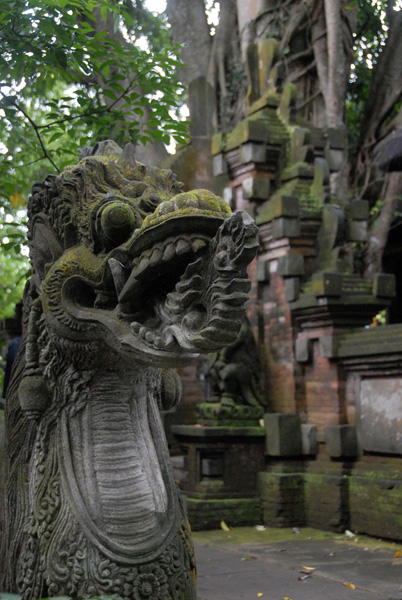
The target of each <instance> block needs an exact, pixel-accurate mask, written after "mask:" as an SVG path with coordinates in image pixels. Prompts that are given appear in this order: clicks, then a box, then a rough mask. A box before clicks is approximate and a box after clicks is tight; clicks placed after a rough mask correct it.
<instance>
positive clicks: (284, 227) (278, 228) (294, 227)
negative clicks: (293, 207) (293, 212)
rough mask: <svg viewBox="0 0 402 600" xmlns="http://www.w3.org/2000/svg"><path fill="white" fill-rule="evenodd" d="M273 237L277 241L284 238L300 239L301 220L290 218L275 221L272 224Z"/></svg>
mask: <svg viewBox="0 0 402 600" xmlns="http://www.w3.org/2000/svg"><path fill="white" fill-rule="evenodd" d="M272 237H273V238H274V239H276V240H277V239H280V238H284V237H287V238H296V237H300V220H299V219H292V218H288V217H280V218H279V219H274V221H273V223H272Z"/></svg>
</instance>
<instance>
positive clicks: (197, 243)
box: [191, 239, 207, 252]
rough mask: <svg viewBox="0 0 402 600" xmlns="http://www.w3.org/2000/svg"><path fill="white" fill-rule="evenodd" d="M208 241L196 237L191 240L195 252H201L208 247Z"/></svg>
mask: <svg viewBox="0 0 402 600" xmlns="http://www.w3.org/2000/svg"><path fill="white" fill-rule="evenodd" d="M206 245H207V243H206V242H205V241H204V240H200V239H195V240H193V241H192V242H191V249H192V250H193V252H200V251H201V250H203V249H204V248H205V247H206Z"/></svg>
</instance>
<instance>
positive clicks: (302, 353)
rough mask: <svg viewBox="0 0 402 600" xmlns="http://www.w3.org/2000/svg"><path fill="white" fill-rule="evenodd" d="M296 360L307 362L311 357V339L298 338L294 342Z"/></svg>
mask: <svg viewBox="0 0 402 600" xmlns="http://www.w3.org/2000/svg"><path fill="white" fill-rule="evenodd" d="M295 354H296V360H297V362H300V363H309V362H311V358H312V340H310V339H309V338H298V339H297V340H296V343H295Z"/></svg>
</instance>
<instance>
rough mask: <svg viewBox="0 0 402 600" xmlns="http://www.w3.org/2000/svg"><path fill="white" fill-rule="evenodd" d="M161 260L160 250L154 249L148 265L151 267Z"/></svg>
mask: <svg viewBox="0 0 402 600" xmlns="http://www.w3.org/2000/svg"><path fill="white" fill-rule="evenodd" d="M161 260H162V250H161V249H160V248H155V249H154V251H153V252H152V254H151V258H150V260H149V264H150V266H151V267H154V266H155V265H157V264H159V263H160V262H161Z"/></svg>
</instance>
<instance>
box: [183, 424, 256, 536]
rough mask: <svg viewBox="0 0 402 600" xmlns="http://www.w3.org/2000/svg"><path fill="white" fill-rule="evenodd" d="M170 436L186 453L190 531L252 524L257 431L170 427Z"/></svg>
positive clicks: (225, 428)
mask: <svg viewBox="0 0 402 600" xmlns="http://www.w3.org/2000/svg"><path fill="white" fill-rule="evenodd" d="M172 429H173V432H174V434H175V435H176V437H177V439H178V442H179V445H180V447H181V449H182V450H183V452H184V453H185V454H186V462H187V468H188V475H187V478H186V479H184V480H182V481H181V488H182V489H183V491H184V492H185V494H186V495H187V510H188V517H189V520H190V524H191V527H192V528H193V529H205V528H212V527H216V526H219V523H220V521H221V520H222V519H223V520H225V521H227V522H228V524H230V525H242V524H243V525H244V524H247V523H258V522H259V520H260V500H259V498H258V492H257V473H258V472H259V471H261V470H263V469H264V444H265V429H264V428H263V427H200V426H194V425H174V426H173V428H172Z"/></svg>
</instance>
